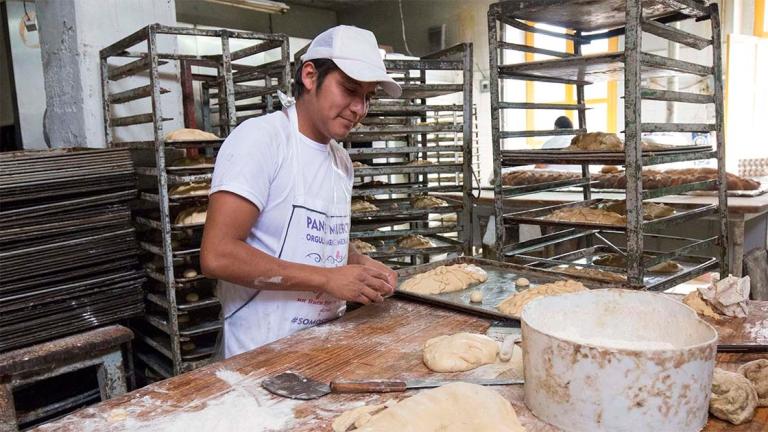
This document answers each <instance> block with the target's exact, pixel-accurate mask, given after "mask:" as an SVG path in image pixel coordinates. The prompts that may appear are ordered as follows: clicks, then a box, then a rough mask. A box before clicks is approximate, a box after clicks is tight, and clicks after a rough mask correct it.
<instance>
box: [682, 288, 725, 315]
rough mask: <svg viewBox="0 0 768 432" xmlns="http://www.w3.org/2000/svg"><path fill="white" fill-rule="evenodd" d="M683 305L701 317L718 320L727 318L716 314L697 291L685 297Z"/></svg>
mask: <svg viewBox="0 0 768 432" xmlns="http://www.w3.org/2000/svg"><path fill="white" fill-rule="evenodd" d="M683 303H684V304H685V305H686V306H688V307H689V308H691V309H693V310H694V312H696V313H697V314H699V315H703V316H705V317H709V318H714V319H716V320H719V319H723V318H725V316H723V315H720V314H719V313H717V312H715V310H714V309H713V308H712V306H711V305H710V304H709V303H707V301H706V300H704V298H703V297H702V296H701V293H700V292H699V290H695V291H693V292H691V293H689V294H688V295H687V296H685V297H683Z"/></svg>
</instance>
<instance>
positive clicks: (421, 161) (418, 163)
mask: <svg viewBox="0 0 768 432" xmlns="http://www.w3.org/2000/svg"><path fill="white" fill-rule="evenodd" d="M425 165H434V164H433V163H432V161H429V160H426V159H416V160H412V161H410V162H408V163H407V164H406V165H405V166H425Z"/></svg>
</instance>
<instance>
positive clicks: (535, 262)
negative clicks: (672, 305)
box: [515, 245, 719, 291]
mask: <svg viewBox="0 0 768 432" xmlns="http://www.w3.org/2000/svg"><path fill="white" fill-rule="evenodd" d="M622 251H623V252H625V253H626V250H624V249H622ZM604 253H615V251H614V250H613V249H611V248H610V247H609V246H606V245H596V246H592V247H588V248H584V249H579V250H577V251H574V252H568V253H565V254H561V255H557V256H554V257H552V258H549V259H548V260H547V261H543V260H542V259H541V258H539V257H534V256H527V255H516V256H515V258H516V259H521V260H531V261H532V262H531V263H528V264H526V266H530V267H534V268H542V269H548V270H551V271H553V272H557V273H560V272H559V271H558V270H557V269H556V268H554V267H557V266H558V265H579V266H584V267H590V268H597V269H600V270H605V271H610V272H613V273H618V274H624V275H626V269H622V268H620V267H608V266H598V265H593V264H592V260H593V259H595V258H597V256H599V255H600V254H604ZM645 255H646V256H648V257H651V256H652V255H655V254H653V253H648V254H645ZM671 260H672V261H675V262H677V263H678V264H680V266H681V267H682V269H681V270H680V271H678V272H675V273H649V272H646V273H645V275H644V277H643V284H644V285H645V287H646V289H648V290H651V291H662V290H665V289H668V288H671V287H673V286H675V285H678V284H680V283H682V282H685V281H688V280H691V279H693V278H695V277H697V276H699V275H701V274H704V273H706V272H709V271H713V270H716V269H717V268H718V267H719V265H718V263H717V259H716V258H712V257H703V256H697V255H680V256H676V257H674V258H672V259H671ZM551 261H561V262H562V264H560V263H554V262H551ZM562 274H563V275H566V274H565V273H562ZM566 276H567V275H566Z"/></svg>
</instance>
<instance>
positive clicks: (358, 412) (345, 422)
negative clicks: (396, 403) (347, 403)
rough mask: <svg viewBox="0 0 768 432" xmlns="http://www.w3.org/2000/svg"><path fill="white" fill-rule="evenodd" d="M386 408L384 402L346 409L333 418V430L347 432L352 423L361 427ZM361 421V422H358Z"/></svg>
mask: <svg viewBox="0 0 768 432" xmlns="http://www.w3.org/2000/svg"><path fill="white" fill-rule="evenodd" d="M384 408H386V405H384V404H377V405H364V406H361V407H358V408H354V409H351V410H349V411H344V412H343V413H342V414H341V415H340V416H338V417H336V419H335V420H333V424H332V425H331V427H333V432H346V431H347V430H349V428H350V427H352V425H355V426H356V427H360V426H362V425H364V424H365V423H367V421H365V420H370V419H371V415H372V414H375V413H377V412H379V411H381V410H383V409H384ZM358 423H359V424H358Z"/></svg>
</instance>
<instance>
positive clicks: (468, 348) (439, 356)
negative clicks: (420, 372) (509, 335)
mask: <svg viewBox="0 0 768 432" xmlns="http://www.w3.org/2000/svg"><path fill="white" fill-rule="evenodd" d="M498 353H499V344H498V343H497V342H496V341H495V340H493V339H491V338H489V337H488V336H485V335H481V334H475V333H456V334H454V335H450V336H447V335H446V336H438V337H435V338H432V339H430V340H428V341H427V342H426V343H425V344H424V356H423V360H424V364H425V365H426V366H427V367H428V368H430V369H431V370H433V371H435V372H464V371H468V370H472V369H474V368H476V367H479V366H482V365H485V364H489V363H493V362H495V361H496V355H497V354H498Z"/></svg>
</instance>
